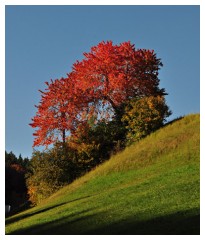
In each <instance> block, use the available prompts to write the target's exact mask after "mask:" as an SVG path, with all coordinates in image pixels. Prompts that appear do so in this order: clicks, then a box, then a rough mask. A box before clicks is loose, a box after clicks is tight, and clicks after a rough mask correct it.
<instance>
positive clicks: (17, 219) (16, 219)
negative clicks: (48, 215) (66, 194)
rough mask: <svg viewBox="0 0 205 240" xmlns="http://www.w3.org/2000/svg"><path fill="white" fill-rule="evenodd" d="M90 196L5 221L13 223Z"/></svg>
mask: <svg viewBox="0 0 205 240" xmlns="http://www.w3.org/2000/svg"><path fill="white" fill-rule="evenodd" d="M89 197H91V196H85V197H81V198H76V199H74V200H71V201H69V202H64V203H61V204H58V205H54V206H51V207H48V208H44V209H41V210H38V211H34V212H31V213H27V214H23V215H20V216H16V217H15V216H14V217H12V218H8V219H6V222H5V223H6V225H7V224H11V223H14V222H17V221H19V220H22V219H25V218H27V217H31V216H34V215H37V214H40V213H44V212H46V211H49V210H51V209H54V208H57V207H60V206H63V205H65V204H68V203H72V202H75V201H78V200H81V199H85V198H89Z"/></svg>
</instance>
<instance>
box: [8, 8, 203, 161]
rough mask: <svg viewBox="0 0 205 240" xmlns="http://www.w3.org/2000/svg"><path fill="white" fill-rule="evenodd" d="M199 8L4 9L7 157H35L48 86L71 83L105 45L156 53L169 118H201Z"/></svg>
mask: <svg viewBox="0 0 205 240" xmlns="http://www.w3.org/2000/svg"><path fill="white" fill-rule="evenodd" d="M199 12H200V7H199V6H6V13H5V16H6V40H5V44H6V62H5V63H6V80H5V84H6V131H5V135H6V142H5V143H6V144H5V145H6V150H7V151H8V152H10V151H13V152H14V153H15V154H16V155H17V156H18V155H19V154H20V153H21V154H22V155H23V157H26V156H28V157H30V156H31V154H32V151H33V150H32V143H33V136H32V133H33V131H34V130H33V129H32V128H31V127H30V126H29V125H28V124H29V123H30V122H31V118H32V117H33V116H34V115H35V113H36V108H35V107H34V105H35V104H36V105H37V104H38V103H39V100H40V93H39V92H38V89H41V90H44V89H45V87H46V85H45V84H44V82H45V81H49V80H50V79H56V78H61V77H65V76H66V73H69V72H70V70H71V66H72V64H73V63H74V62H75V61H76V60H81V59H82V57H83V55H82V53H83V52H88V51H89V50H90V48H91V46H94V45H97V44H98V43H99V42H101V41H102V40H104V41H106V40H112V41H113V42H114V44H118V43H121V42H123V41H128V40H130V41H131V43H133V44H135V47H136V48H146V49H154V50H155V52H156V53H157V56H158V57H159V58H161V59H162V62H163V64H164V66H163V68H162V69H161V70H160V74H159V78H160V86H161V87H164V88H165V89H166V91H167V93H168V94H169V95H168V96H167V97H166V100H167V104H168V105H169V106H170V108H171V110H172V111H173V115H172V116H171V118H170V119H174V118H176V117H179V116H182V115H186V114H189V113H197V112H199V111H200V96H199V94H200V78H199V77H200V69H199V68H200V62H199V60H200V59H199V56H200V44H199V40H200V24H199V21H200V13H199Z"/></svg>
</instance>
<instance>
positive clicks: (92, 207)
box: [6, 115, 200, 234]
mask: <svg viewBox="0 0 205 240" xmlns="http://www.w3.org/2000/svg"><path fill="white" fill-rule="evenodd" d="M199 139H200V136H199V115H190V116H187V117H185V118H183V119H181V120H179V121H176V122H174V123H173V124H170V125H167V126H166V127H164V128H162V129H160V130H159V131H157V132H155V133H153V134H151V135H150V136H148V137H147V138H145V139H143V140H141V141H140V142H138V143H135V144H133V145H132V146H130V147H128V148H126V149H125V150H124V151H123V152H121V153H119V154H117V155H115V156H113V157H112V158H111V159H110V160H109V161H107V162H105V163H104V164H103V165H101V166H98V167H97V168H96V169H95V170H93V171H91V172H90V173H88V174H87V175H85V176H83V177H81V178H80V179H78V180H76V181H75V182H73V183H72V184H71V185H69V186H67V187H65V188H63V189H61V190H60V191H58V192H57V193H55V194H54V195H52V196H51V197H50V198H48V199H46V200H45V201H44V202H42V204H40V205H39V206H37V207H35V208H32V209H30V210H27V211H25V212H22V213H20V214H18V215H15V216H13V217H10V218H8V219H6V233H7V234H199V206H200V202H199V181H200V179H199V169H200V165H199Z"/></svg>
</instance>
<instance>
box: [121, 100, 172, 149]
mask: <svg viewBox="0 0 205 240" xmlns="http://www.w3.org/2000/svg"><path fill="white" fill-rule="evenodd" d="M170 115H171V111H170V110H169V107H168V106H167V105H166V102H165V98H164V97H163V96H150V97H144V98H141V99H132V100H131V101H130V102H129V104H128V105H127V106H126V107H125V113H124V115H123V117H122V122H124V123H125V125H126V129H127V136H126V138H127V144H128V145H129V144H130V143H132V142H134V141H137V140H139V139H141V138H143V137H145V136H147V135H148V134H150V133H151V132H153V131H155V130H157V129H159V128H160V127H162V126H163V124H164V122H165V121H166V118H167V117H169V116H170Z"/></svg>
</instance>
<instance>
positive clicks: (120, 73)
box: [30, 41, 165, 146]
mask: <svg viewBox="0 0 205 240" xmlns="http://www.w3.org/2000/svg"><path fill="white" fill-rule="evenodd" d="M84 57H85V58H84V59H83V60H82V61H77V62H76V63H74V64H73V69H72V72H71V73H70V74H68V77H67V78H62V79H60V80H55V81H54V82H53V81H52V82H51V83H50V84H49V83H48V82H47V83H46V84H47V86H48V88H47V89H46V91H45V92H42V91H41V93H42V98H41V102H40V104H39V106H37V108H38V111H37V114H36V116H35V117H34V118H33V119H32V123H31V124H30V125H31V126H32V127H33V128H38V129H37V131H36V132H35V133H34V136H36V138H35V141H34V146H37V145H49V144H51V143H54V142H55V141H57V140H59V138H61V141H63V142H65V140H66V131H70V132H71V133H72V132H74V131H75V129H76V128H77V127H78V125H79V124H80V123H81V124H82V123H83V122H84V121H88V120H89V119H90V118H93V116H95V119H96V120H99V119H102V118H108V119H109V118H110V117H112V116H113V115H114V114H115V115H118V114H120V111H121V106H122V104H123V103H125V102H126V101H127V100H129V99H131V98H133V97H139V98H141V97H144V96H151V95H163V94H165V90H164V89H160V88H159V79H158V71H159V69H160V67H161V66H162V63H161V60H160V59H158V58H157V57H156V54H155V53H154V51H150V50H145V49H139V50H136V49H135V47H134V45H132V44H131V43H130V42H124V43H122V44H119V45H113V43H112V41H108V42H101V43H99V44H98V45H97V46H94V47H92V48H91V51H90V52H89V53H84Z"/></svg>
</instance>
